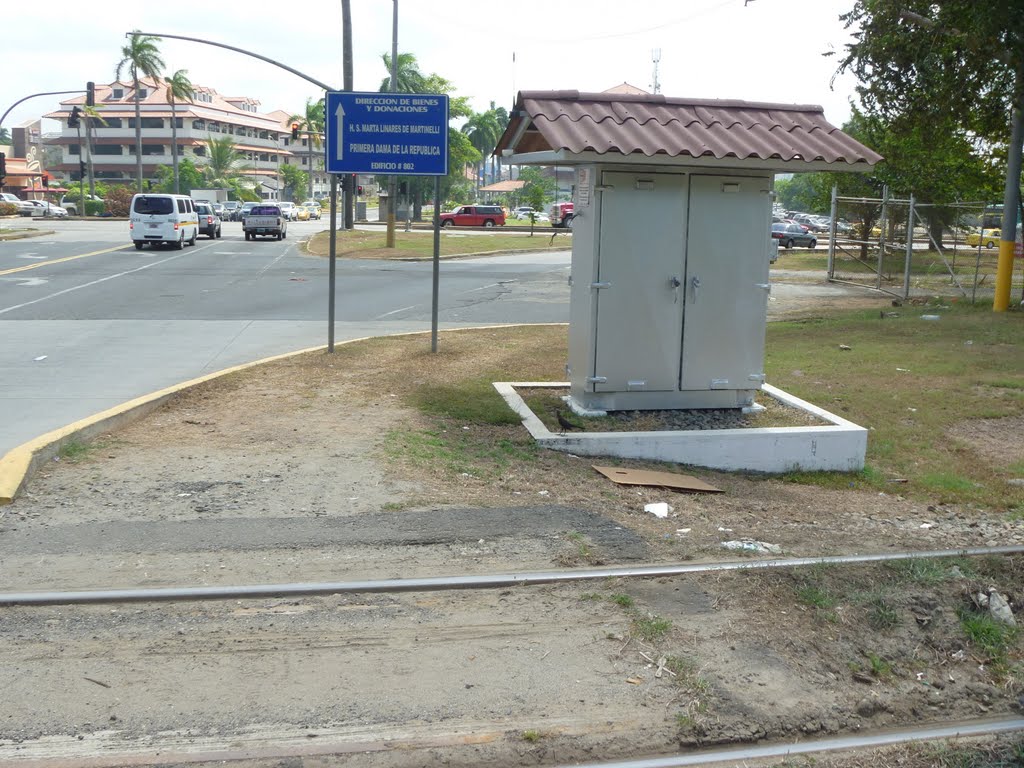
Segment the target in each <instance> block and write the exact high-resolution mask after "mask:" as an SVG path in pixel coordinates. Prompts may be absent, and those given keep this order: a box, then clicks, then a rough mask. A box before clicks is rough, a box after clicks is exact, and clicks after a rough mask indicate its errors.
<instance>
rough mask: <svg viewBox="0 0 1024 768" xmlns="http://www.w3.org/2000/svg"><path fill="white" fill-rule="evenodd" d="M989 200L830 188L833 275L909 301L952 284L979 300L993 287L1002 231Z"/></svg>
mask: <svg viewBox="0 0 1024 768" xmlns="http://www.w3.org/2000/svg"><path fill="white" fill-rule="evenodd" d="M986 218H987V217H986V205H985V203H983V202H955V203H943V204H933V203H919V202H917V201H916V200H915V199H914V197H913V195H911V196H910V197H909V198H906V199H903V198H897V197H890V195H889V192H888V188H886V189H885V190H884V191H883V193H882V197H880V198H865V197H843V196H841V195H839V194H838V192H837V190H836V189H835V188H833V190H832V217H831V224H830V232H829V247H828V279H829V280H830V281H832V282H837V283H845V284H849V285H857V286H861V287H863V288H865V289H868V290H872V291H878V292H881V293H886V294H889V295H892V296H894V297H896V298H899V299H908V298H910V297H911V296H912V295H932V294H938V293H942V294H946V293H949V292H950V289H952V290H953V291H954V292H955V293H958V294H960V295H961V296H963V297H964V298H967V299H970V300H971V302H972V303H973V302H974V301H976V300H977V299H978V297H979V295H981V296H983V297H985V298H990V297H991V296H992V292H993V291H994V284H995V274H996V267H997V264H998V256H999V240H1000V233H999V231H998V230H996V229H994V228H990V227H987V226H986V224H991V222H990V221H987V220H986Z"/></svg>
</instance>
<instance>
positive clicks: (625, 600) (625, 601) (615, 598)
mask: <svg viewBox="0 0 1024 768" xmlns="http://www.w3.org/2000/svg"><path fill="white" fill-rule="evenodd" d="M608 599H609V600H611V601H612V602H613V603H615V604H616V605H619V606H622V607H623V608H632V607H633V605H634V602H633V598H632V597H630V596H629V595H612V596H611V597H609V598H608Z"/></svg>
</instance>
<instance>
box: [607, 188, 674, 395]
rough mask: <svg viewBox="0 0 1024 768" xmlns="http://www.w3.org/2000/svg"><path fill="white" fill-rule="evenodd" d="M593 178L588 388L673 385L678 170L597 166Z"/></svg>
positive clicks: (666, 387)
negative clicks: (596, 191) (597, 208)
mask: <svg viewBox="0 0 1024 768" xmlns="http://www.w3.org/2000/svg"><path fill="white" fill-rule="evenodd" d="M601 184H602V192H601V214H600V215H601V233H600V242H599V250H598V269H597V273H598V277H597V283H596V287H595V288H594V290H596V291H597V292H598V293H597V301H596V306H597V321H596V350H595V355H594V363H595V365H594V372H593V376H594V377H595V384H594V391H596V392H625V391H630V390H636V391H646V390H675V389H676V387H677V383H678V381H679V344H680V333H681V326H682V309H683V299H682V294H681V289H680V288H679V287H678V286H680V285H681V284H682V279H683V266H684V256H683V247H684V245H685V240H686V176H685V175H682V174H658V173H646V174H645V173H628V172H612V171H605V172H604V173H603V174H602V182H601Z"/></svg>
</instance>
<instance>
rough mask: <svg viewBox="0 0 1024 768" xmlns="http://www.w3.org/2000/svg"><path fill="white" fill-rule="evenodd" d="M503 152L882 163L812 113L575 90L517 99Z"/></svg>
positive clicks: (814, 109) (797, 107) (803, 108)
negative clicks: (510, 150)
mask: <svg viewBox="0 0 1024 768" xmlns="http://www.w3.org/2000/svg"><path fill="white" fill-rule="evenodd" d="M524 126H525V130H523V129H524ZM520 132H521V135H519V134H520ZM513 142H515V143H514V144H513ZM503 149H512V150H513V151H514V153H515V154H525V153H530V152H546V151H559V150H565V151H566V152H569V153H571V154H582V153H588V154H589V153H595V154H597V155H602V156H604V155H634V156H635V155H644V156H646V157H652V156H654V155H665V156H667V157H673V158H685V157H692V158H715V159H719V160H721V159H724V158H735V159H739V160H748V159H753V160H758V161H773V160H774V161H780V165H781V164H786V165H787V166H790V167H792V169H793V170H799V166H800V165H801V163H818V164H820V163H828V164H834V165H840V166H842V165H845V166H847V168H846V170H861V169H863V170H867V169H868V168H870V166H872V165H874V164H875V163H877V162H878V161H879V160H881V159H882V156H881V155H879V154H877V153H876V152H873V151H872V150H871V149H869V148H868V147H865V146H864V145H863V144H861V143H860V142H858V141H855V140H854V139H852V138H850V137H849V136H847V135H846V134H845V133H843V132H842V131H841V130H839V129H838V128H836V127H835V126H834V125H832V124H830V123H829V122H828V121H827V120H825V116H824V114H823V110H822V108H821V107H819V106H813V105H802V104H770V103H759V102H749V101H728V100H717V99H681V98H668V97H665V96H661V95H651V94H628V93H580V92H579V91H522V92H520V93H519V96H518V98H517V99H516V106H515V110H514V111H513V115H512V119H511V121H510V122H509V125H508V128H506V130H505V133H504V135H503V136H502V137H501V140H500V141H499V142H498V146H497V148H496V149H495V152H501V151H502V150H503ZM603 159H605V160H610V159H612V158H609V157H604V158H603ZM789 169H790V168H789V167H787V170H789ZM836 170H843V168H837V169H836Z"/></svg>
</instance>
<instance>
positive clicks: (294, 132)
mask: <svg viewBox="0 0 1024 768" xmlns="http://www.w3.org/2000/svg"><path fill="white" fill-rule="evenodd" d="M297 138H299V124H298V123H292V141H295V139H297Z"/></svg>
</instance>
